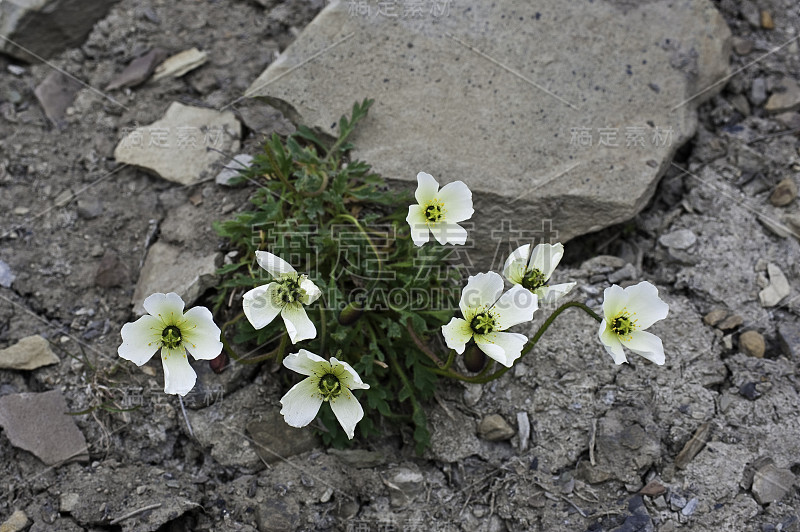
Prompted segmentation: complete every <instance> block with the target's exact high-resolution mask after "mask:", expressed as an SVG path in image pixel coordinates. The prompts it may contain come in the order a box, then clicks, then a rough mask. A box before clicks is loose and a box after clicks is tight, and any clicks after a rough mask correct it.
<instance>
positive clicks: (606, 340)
mask: <svg viewBox="0 0 800 532" xmlns="http://www.w3.org/2000/svg"><path fill="white" fill-rule="evenodd" d="M606 290H608V289H607V288H606ZM597 334H598V336H600V341H601V342H603V347H605V348H606V351H608V354H609V355H611V358H613V359H614V363H615V364H617V365H619V364H624V363H625V362H627V361H628V359H627V358H626V357H625V351H624V350H623V349H622V343H621V342H620V341H619V336H617V335H616V333H615V332H614V331H612V330H611V329H610V328H609V327H608V324H607V322H606V320H603V321H602V322H600V329H599V330H598V331H597Z"/></svg>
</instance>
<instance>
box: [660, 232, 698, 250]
mask: <svg viewBox="0 0 800 532" xmlns="http://www.w3.org/2000/svg"><path fill="white" fill-rule="evenodd" d="M658 241H659V242H660V243H661V245H662V246H665V247H668V248H673V249H686V248H689V247H691V246H692V245H694V243H695V242H697V236H696V235H695V234H694V233H693V232H692V230H691V229H678V230H677V231H673V232H671V233H667V234H665V235H661V237H659V239H658Z"/></svg>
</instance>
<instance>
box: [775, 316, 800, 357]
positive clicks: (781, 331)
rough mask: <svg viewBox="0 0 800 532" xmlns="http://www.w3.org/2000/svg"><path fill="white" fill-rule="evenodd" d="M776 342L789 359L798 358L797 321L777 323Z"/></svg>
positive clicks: (798, 337)
mask: <svg viewBox="0 0 800 532" xmlns="http://www.w3.org/2000/svg"><path fill="white" fill-rule="evenodd" d="M778 343H779V344H780V346H781V351H783V354H784V355H786V356H787V357H788V358H789V359H792V360H793V359H796V358H800V325H798V323H797V322H781V323H779V324H778Z"/></svg>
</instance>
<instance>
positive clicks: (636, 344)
mask: <svg viewBox="0 0 800 532" xmlns="http://www.w3.org/2000/svg"><path fill="white" fill-rule="evenodd" d="M622 345H624V346H625V347H627V348H628V349H630V350H631V351H633V352H634V353H636V354H637V355H639V356H643V357H644V358H646V359H647V360H649V361H650V362H653V363H654V364H658V365H659V366H663V365H664V362H665V357H664V346H663V344H662V343H661V338H659V337H658V336H656V335H655V334H652V333H649V332H646V331H634V332H632V333H631V335H630V339H629V340H626V341H623V342H622Z"/></svg>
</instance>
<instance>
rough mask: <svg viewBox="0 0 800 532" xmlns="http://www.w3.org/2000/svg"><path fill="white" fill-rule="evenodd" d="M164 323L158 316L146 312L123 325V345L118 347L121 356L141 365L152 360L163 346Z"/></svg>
mask: <svg viewBox="0 0 800 532" xmlns="http://www.w3.org/2000/svg"><path fill="white" fill-rule="evenodd" d="M163 331H164V324H163V323H162V322H161V320H159V319H158V318H156V317H154V316H150V315H149V314H145V315H144V316H142V317H141V318H139V319H138V320H136V321H134V322H133V323H126V324H125V325H123V326H122V330H121V331H120V333H121V334H122V345H121V346H119V348H118V349H117V353H118V354H119V356H121V357H122V358H124V359H125V360H130V361H131V362H133V363H134V364H136V365H137V366H141V365H142V364H144V363H145V362H147V361H148V360H150V359H151V358H152V357H153V355H154V354H155V352H156V351H158V348H159V347H160V346H161V333H162V332H163Z"/></svg>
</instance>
